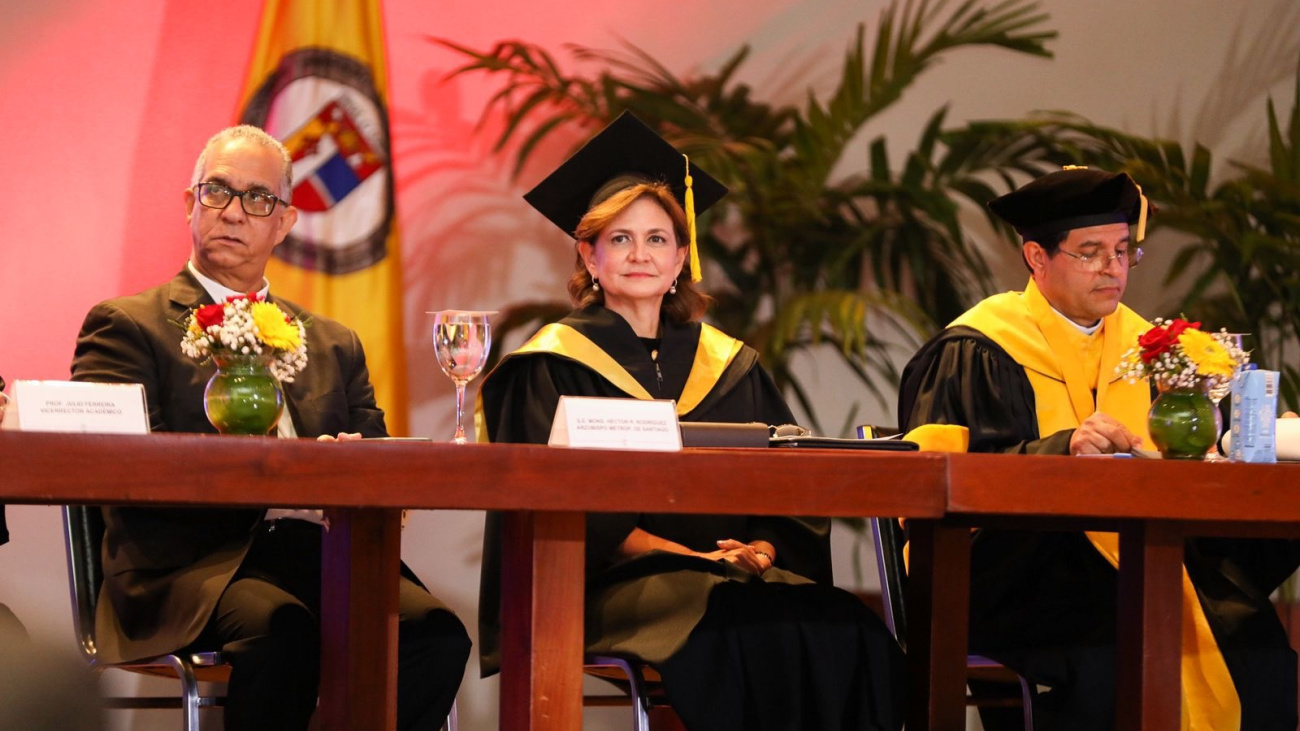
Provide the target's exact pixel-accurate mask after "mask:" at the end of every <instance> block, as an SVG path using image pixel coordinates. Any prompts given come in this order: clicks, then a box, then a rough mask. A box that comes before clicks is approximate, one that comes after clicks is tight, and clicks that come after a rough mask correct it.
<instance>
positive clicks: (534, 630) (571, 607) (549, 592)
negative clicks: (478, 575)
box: [501, 511, 586, 731]
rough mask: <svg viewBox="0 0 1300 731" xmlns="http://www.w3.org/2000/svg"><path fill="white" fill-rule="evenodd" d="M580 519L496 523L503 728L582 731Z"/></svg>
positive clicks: (516, 515) (508, 518) (529, 517)
mask: <svg viewBox="0 0 1300 731" xmlns="http://www.w3.org/2000/svg"><path fill="white" fill-rule="evenodd" d="M585 526H586V521H585V519H584V515H583V514H582V513H552V512H524V511H520V512H513V513H507V514H505V515H504V516H502V522H501V528H502V530H501V535H502V545H501V728H502V729H503V730H505V731H525V730H530V731H561V730H563V731H570V730H571V729H577V728H581V727H582V648H583V576H584V573H585V565H584V558H583V556H584V550H585V549H584V546H585V542H586V535H585Z"/></svg>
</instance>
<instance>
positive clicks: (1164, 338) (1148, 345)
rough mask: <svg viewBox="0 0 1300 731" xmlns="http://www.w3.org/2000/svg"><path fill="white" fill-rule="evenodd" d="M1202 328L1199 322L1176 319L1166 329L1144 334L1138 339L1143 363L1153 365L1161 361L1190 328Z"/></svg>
mask: <svg viewBox="0 0 1300 731" xmlns="http://www.w3.org/2000/svg"><path fill="white" fill-rule="evenodd" d="M1200 326H1201V323H1199V322H1188V321H1186V320H1181V319H1174V320H1173V321H1172V322H1170V323H1169V325H1168V326H1166V327H1153V328H1151V329H1150V330H1147V331H1146V332H1145V333H1142V337H1140V338H1138V346H1140V347H1141V348H1142V362H1143V363H1151V362H1153V361H1155V360H1157V359H1159V358H1160V356H1161V355H1164V354H1165V353H1167V352H1169V349H1170V348H1172V347H1174V345H1175V344H1177V343H1178V336H1179V335H1182V334H1183V331H1184V330H1187V329H1188V328H1191V329H1193V330H1195V329H1198V328H1200Z"/></svg>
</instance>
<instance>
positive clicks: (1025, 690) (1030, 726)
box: [1020, 675, 1038, 731]
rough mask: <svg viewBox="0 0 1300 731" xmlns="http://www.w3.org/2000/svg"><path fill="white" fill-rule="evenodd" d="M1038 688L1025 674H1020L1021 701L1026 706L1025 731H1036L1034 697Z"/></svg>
mask: <svg viewBox="0 0 1300 731" xmlns="http://www.w3.org/2000/svg"><path fill="white" fill-rule="evenodd" d="M1037 695H1038V688H1037V687H1036V686H1035V685H1034V684H1033V683H1031V682H1030V681H1029V680H1028V679H1027V678H1026V677H1025V676H1023V675H1021V676H1020V702H1021V703H1022V704H1024V708H1025V731H1034V697H1035V696H1037Z"/></svg>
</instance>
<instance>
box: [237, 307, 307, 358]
mask: <svg viewBox="0 0 1300 731" xmlns="http://www.w3.org/2000/svg"><path fill="white" fill-rule="evenodd" d="M250 314H252V316H253V325H254V326H255V327H256V328H257V339H258V340H261V341H262V342H263V343H264V344H266V345H269V346H271V347H272V348H278V349H280V350H296V349H297V348H298V346H299V345H300V344H301V343H302V340H301V338H299V337H298V326H297V325H294V324H292V323H290V322H288V321H286V320H285V316H284V311H283V310H281V309H280V308H279V307H276V306H275V305H273V304H271V303H270V302H255V303H253V306H252V307H251V308H250Z"/></svg>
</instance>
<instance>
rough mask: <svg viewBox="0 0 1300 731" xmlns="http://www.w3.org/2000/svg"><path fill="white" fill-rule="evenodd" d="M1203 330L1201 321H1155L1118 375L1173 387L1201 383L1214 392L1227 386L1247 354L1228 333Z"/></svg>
mask: <svg viewBox="0 0 1300 731" xmlns="http://www.w3.org/2000/svg"><path fill="white" fill-rule="evenodd" d="M1200 328H1201V323H1199V322H1188V321H1186V320H1183V319H1180V318H1174V319H1173V320H1165V319H1163V318H1156V320H1155V321H1154V323H1153V327H1152V328H1151V329H1150V330H1147V331H1146V332H1145V333H1143V334H1142V335H1141V336H1140V337H1139V338H1138V344H1137V347H1134V348H1131V349H1129V350H1128V352H1126V353H1124V355H1123V357H1122V358H1121V359H1120V363H1119V365H1118V366H1117V367H1116V369H1115V370H1116V373H1117V374H1118V375H1120V376H1123V377H1124V378H1126V379H1128V380H1129V381H1130V382H1133V381H1137V380H1140V379H1143V378H1154V379H1155V380H1156V382H1157V383H1161V384H1163V385H1164V386H1166V387H1171V388H1187V387H1192V386H1195V385H1197V384H1198V382H1202V381H1204V382H1206V383H1207V385H1208V386H1209V387H1210V388H1212V389H1213V388H1220V387H1223V386H1225V385H1227V383H1228V382H1229V381H1231V380H1232V375H1233V373H1234V372H1236V368H1237V365H1238V364H1241V363H1245V362H1246V361H1247V354H1246V353H1245V352H1244V351H1242V350H1241V347H1240V346H1239V345H1237V344H1236V342H1235V341H1234V339H1233V338H1232V337H1231V336H1229V335H1228V333H1227V332H1226V331H1224V332H1218V333H1207V332H1204V331H1202V330H1201V329H1200Z"/></svg>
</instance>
